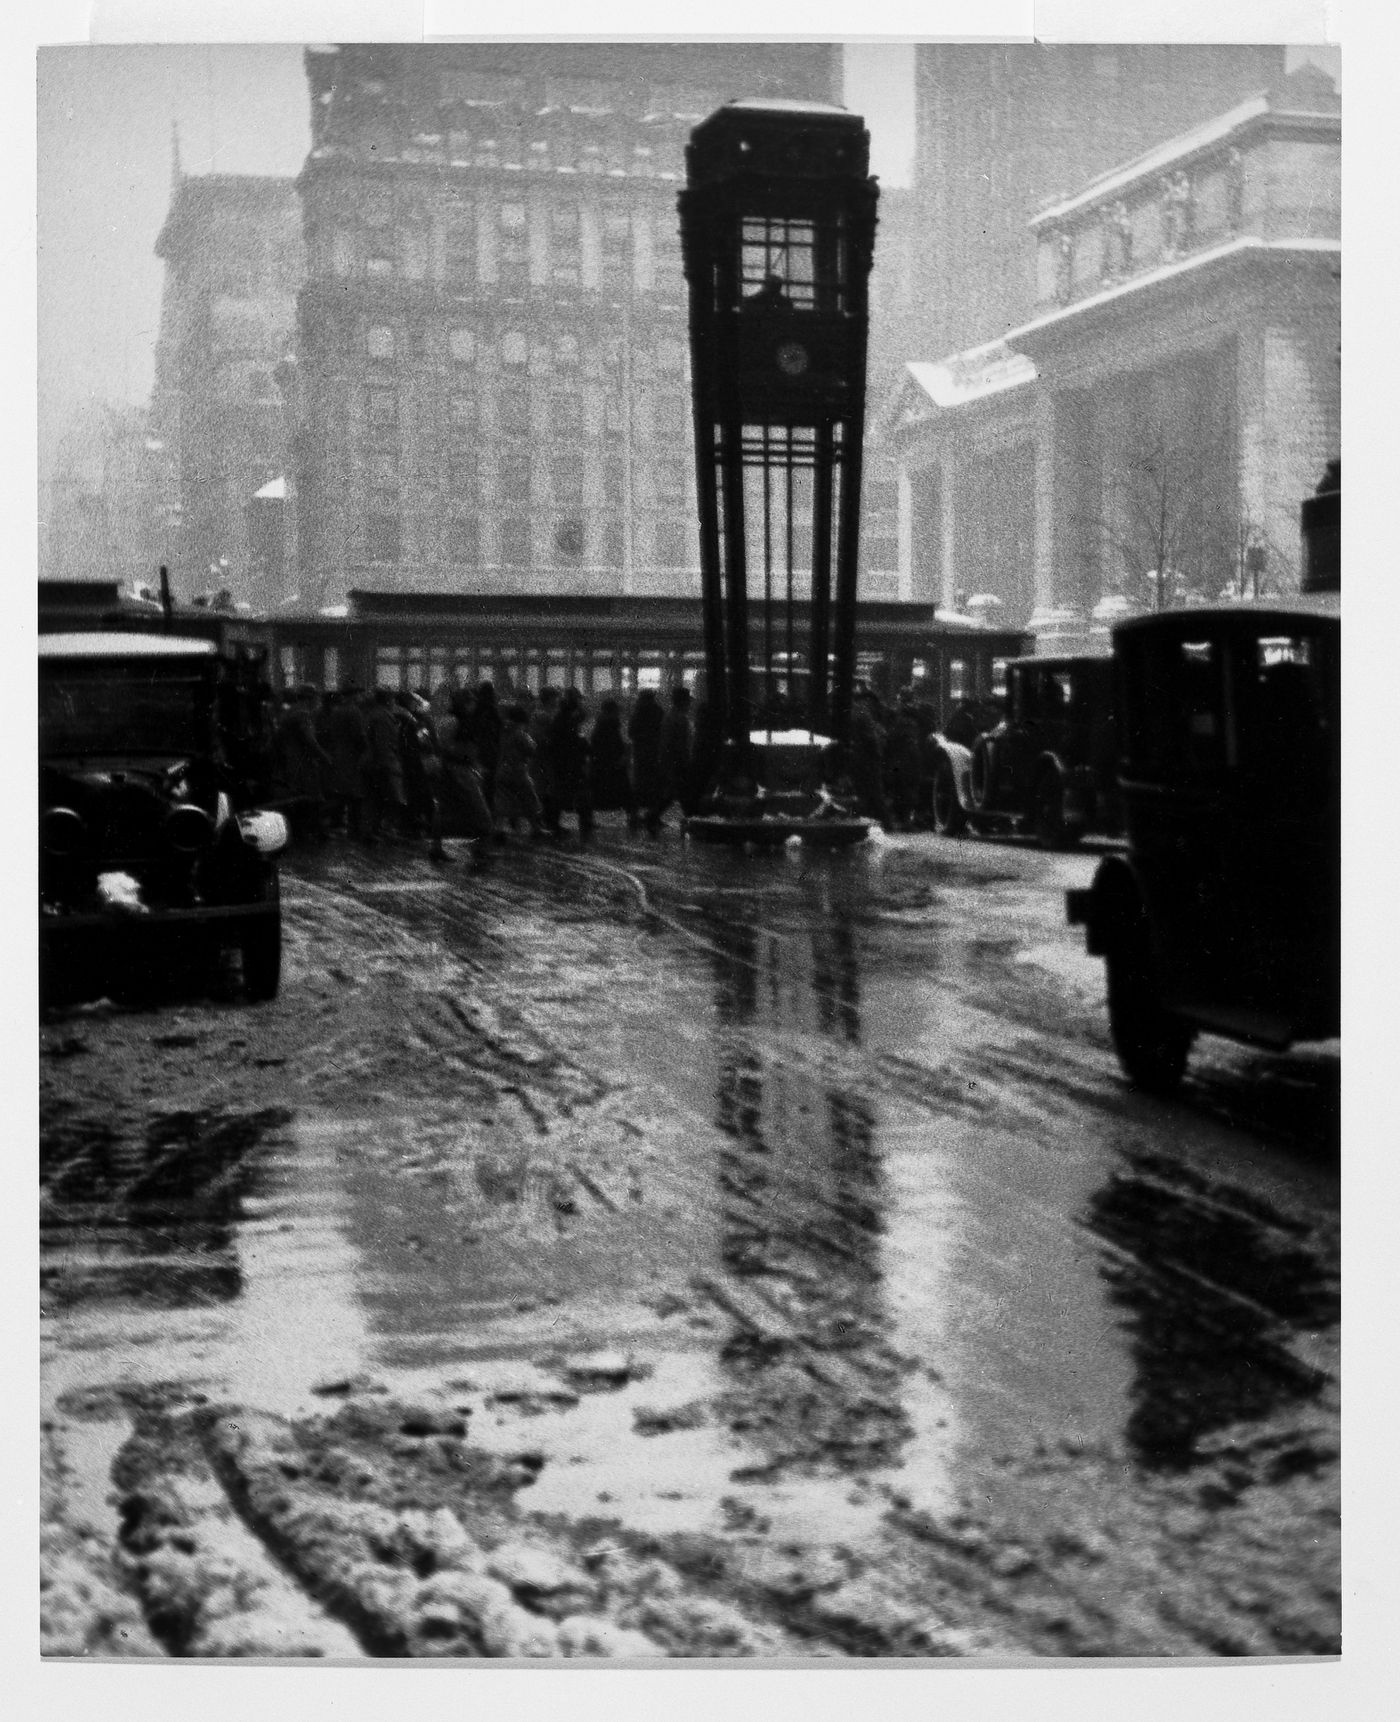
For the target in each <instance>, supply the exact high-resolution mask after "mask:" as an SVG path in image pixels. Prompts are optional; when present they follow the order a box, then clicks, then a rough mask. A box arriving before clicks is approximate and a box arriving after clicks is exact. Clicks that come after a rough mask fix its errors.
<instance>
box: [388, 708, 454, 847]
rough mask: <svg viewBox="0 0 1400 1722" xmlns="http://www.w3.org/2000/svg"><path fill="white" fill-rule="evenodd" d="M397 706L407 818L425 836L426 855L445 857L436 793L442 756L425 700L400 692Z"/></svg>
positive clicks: (440, 814)
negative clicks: (406, 799)
mask: <svg viewBox="0 0 1400 1722" xmlns="http://www.w3.org/2000/svg"><path fill="white" fill-rule="evenodd" d="M398 707H399V711H398V719H399V743H400V750H401V752H402V754H403V774H404V793H405V795H406V796H407V798H408V820H409V823H410V824H411V825H412V827H413V829H414V831H415V832H417V833H420V834H422V835H424V836H426V837H427V839H428V857H429V859H430V860H433V861H446V860H447V858H448V857H447V851H446V850H445V849H444V848H443V846H442V808H441V806H440V804H439V802H438V795H437V790H438V781H439V779H440V778H441V775H442V756H441V754H440V752H439V750H438V739H437V732H436V730H435V729H434V728H433V722H432V718H431V716H430V715H429V707H428V702H427V701H426V700H425V699H421V698H420V697H419V696H418V695H417V694H410V693H401V694H400V695H399V696H398Z"/></svg>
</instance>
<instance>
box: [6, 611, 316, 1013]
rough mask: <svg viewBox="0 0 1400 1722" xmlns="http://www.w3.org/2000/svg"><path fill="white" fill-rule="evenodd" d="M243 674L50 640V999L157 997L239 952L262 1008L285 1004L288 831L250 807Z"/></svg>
mask: <svg viewBox="0 0 1400 1722" xmlns="http://www.w3.org/2000/svg"><path fill="white" fill-rule="evenodd" d="M235 674H236V669H235V666H233V665H231V664H229V663H226V662H225V661H224V660H223V659H221V658H220V656H219V653H218V651H217V649H216V647H215V646H214V645H213V643H212V642H211V641H208V640H199V639H180V638H175V637H173V636H171V635H169V634H163V633H155V634H146V633H98V632H94V633H81V634H44V635H41V636H40V639H39V752H40V814H39V952H40V980H41V988H42V990H43V991H44V992H45V993H46V994H49V995H52V994H53V993H55V992H59V991H64V990H66V989H67V987H68V986H69V985H71V984H72V983H73V982H75V981H76V980H77V979H78V978H79V976H80V974H81V975H82V976H87V975H89V974H92V973H97V974H99V975H100V976H101V977H102V978H103V980H104V982H107V983H110V984H111V985H113V986H115V987H119V988H123V989H126V990H133V991H139V992H143V993H148V992H154V991H157V990H158V989H159V986H160V984H161V982H162V980H163V978H164V976H165V974H166V972H167V970H168V969H169V967H170V966H171V965H173V964H175V963H181V964H183V963H187V962H188V961H189V960H191V959H193V960H196V961H201V960H204V959H205V958H208V959H209V960H211V961H212V959H213V958H214V956H215V955H216V954H217V953H218V951H220V950H221V949H223V948H225V947H233V948H235V949H237V950H238V951H239V953H240V954H241V957H242V967H243V980H244V986H245V989H246V991H247V993H248V994H249V996H250V997H252V998H254V999H268V998H271V997H273V996H274V995H275V993H276V991H277V987H278V981H279V978H280V973H281V954H282V921H281V908H280V903H279V898H278V873H277V862H276V859H275V858H276V856H277V854H278V852H279V851H280V850H281V849H282V848H283V847H284V846H285V845H286V842H287V826H286V821H285V820H284V819H283V818H282V816H281V815H280V814H278V813H273V812H267V811H260V810H258V809H256V808H253V807H250V806H246V805H243V804H242V803H243V801H244V796H243V793H242V789H241V784H242V779H241V778H240V777H239V776H238V774H237V773H236V772H235V770H234V769H233V766H232V764H231V760H233V759H235V758H236V757H237V756H238V754H239V751H240V743H241V742H243V741H244V740H246V738H245V737H243V736H241V735H240V734H238V733H236V726H237V724H238V722H239V713H240V711H241V709H242V707H241V704H240V701H239V700H238V699H237V698H236V697H230V696H232V695H236V694H237V691H238V690H237V689H236V687H235V686H234V685H233V683H232V680H231V678H232V677H233V676H234V675H235Z"/></svg>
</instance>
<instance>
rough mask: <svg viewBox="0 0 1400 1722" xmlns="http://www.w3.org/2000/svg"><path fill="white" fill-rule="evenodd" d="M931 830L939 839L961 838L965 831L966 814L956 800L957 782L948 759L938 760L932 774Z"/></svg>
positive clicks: (960, 803) (959, 802)
mask: <svg viewBox="0 0 1400 1722" xmlns="http://www.w3.org/2000/svg"><path fill="white" fill-rule="evenodd" d="M933 828H934V830H935V831H936V832H938V834H939V835H940V836H941V837H961V835H962V834H963V832H964V831H966V829H967V814H966V813H965V812H964V811H963V804H962V802H961V801H959V800H958V781H957V779H956V777H954V775H953V766H952V762H951V761H950V760H948V759H940V760H939V762H938V765H937V767H936V768H935V770H934V773H933Z"/></svg>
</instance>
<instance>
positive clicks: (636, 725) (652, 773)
mask: <svg viewBox="0 0 1400 1722" xmlns="http://www.w3.org/2000/svg"><path fill="white" fill-rule="evenodd" d="M664 722H665V714H664V713H663V712H662V710H661V703H660V701H659V700H658V699H657V697H656V695H655V693H654V692H653V691H652V689H650V688H643V689H642V691H641V692H640V693H639V694H638V695H637V703H636V705H635V706H634V707H633V710H632V716H631V718H630V720H629V721H628V725H627V739H628V740H629V741H630V742H631V743H632V796H633V799H634V800H635V802H636V804H637V806H638V807H639V808H642V809H644V810H645V811H646V812H647V813H648V814H649V813H650V811H651V809H652V808H653V807H655V806H656V804H657V802H658V801H660V799H661V726H662V724H663V723H664Z"/></svg>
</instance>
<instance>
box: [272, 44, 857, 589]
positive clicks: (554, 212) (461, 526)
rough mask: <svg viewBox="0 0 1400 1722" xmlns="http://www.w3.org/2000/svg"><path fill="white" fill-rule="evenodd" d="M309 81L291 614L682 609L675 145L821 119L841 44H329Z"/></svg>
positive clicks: (682, 331) (688, 451)
mask: <svg viewBox="0 0 1400 1722" xmlns="http://www.w3.org/2000/svg"><path fill="white" fill-rule="evenodd" d="M306 67H307V76H308V80H309V83H310V94H311V111H312V147H311V153H310V156H309V157H308V160H307V162H306V166H305V168H304V169H303V172H302V174H301V177H300V180H299V182H298V184H299V188H300V191H301V194H302V200H303V208H304V219H305V234H306V245H307V276H306V282H305V285H304V287H303V289H302V292H301V296H300V301H299V308H298V367H297V370H298V374H297V381H296V386H295V395H296V407H295V413H296V421H297V431H296V448H297V458H296V460H295V462H294V464H293V472H292V475H291V476H292V480H293V487H294V491H295V497H294V507H295V510H296V516H297V520H298V523H299V545H298V550H299V561H300V570H301V572H300V579H301V593H302V598H303V600H304V601H310V602H315V603H321V604H334V603H338V602H340V601H341V600H342V599H343V597H344V594H345V593H347V592H348V591H350V590H352V589H353V590H368V591H385V592H424V593H431V592H501V593H510V592H540V591H549V590H557V591H567V592H570V593H575V594H587V593H594V594H606V593H656V594H665V593H670V594H676V595H687V594H691V593H698V591H699V547H698V541H697V529H696V508H695V501H694V460H693V454H692V446H691V428H690V426H691V407H690V389H689V382H688V377H687V345H686V335H687V330H686V311H685V303H686V301H685V282H684V279H683V276H682V272H681V258H680V244H679V237H678V226H677V215H676V193H677V191H678V190H679V188H680V185H681V183H682V180H683V172H684V167H683V151H684V147H685V144H686V141H687V139H688V137H689V134H690V131H691V130H692V128H693V127H694V126H695V124H696V123H697V122H698V121H699V120H700V119H702V118H704V117H705V116H706V115H707V114H709V113H710V112H712V111H713V110H714V109H715V108H716V107H718V106H719V105H720V104H721V103H722V102H724V101H726V100H730V99H733V98H735V97H740V96H753V95H770V96H774V95H775V96H786V97H793V98H798V99H808V100H810V99H816V100H832V99H839V77H840V59H839V53H838V50H836V49H834V48H832V47H829V46H825V45H821V44H811V43H798V44H785V45H767V44H742V45H740V44H723V45H710V44H700V43H691V44H679V45H662V44H635V45H634V44H623V45H612V44H608V45H604V44H596V43H589V44H562V43H503V44H479V45H471V46H462V47H456V46H449V47H440V46H434V47H430V48H428V47H418V46H387V47H384V46H374V47H371V46H348V47H340V48H331V49H317V50H311V51H309V52H308V54H307V56H306Z"/></svg>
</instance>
